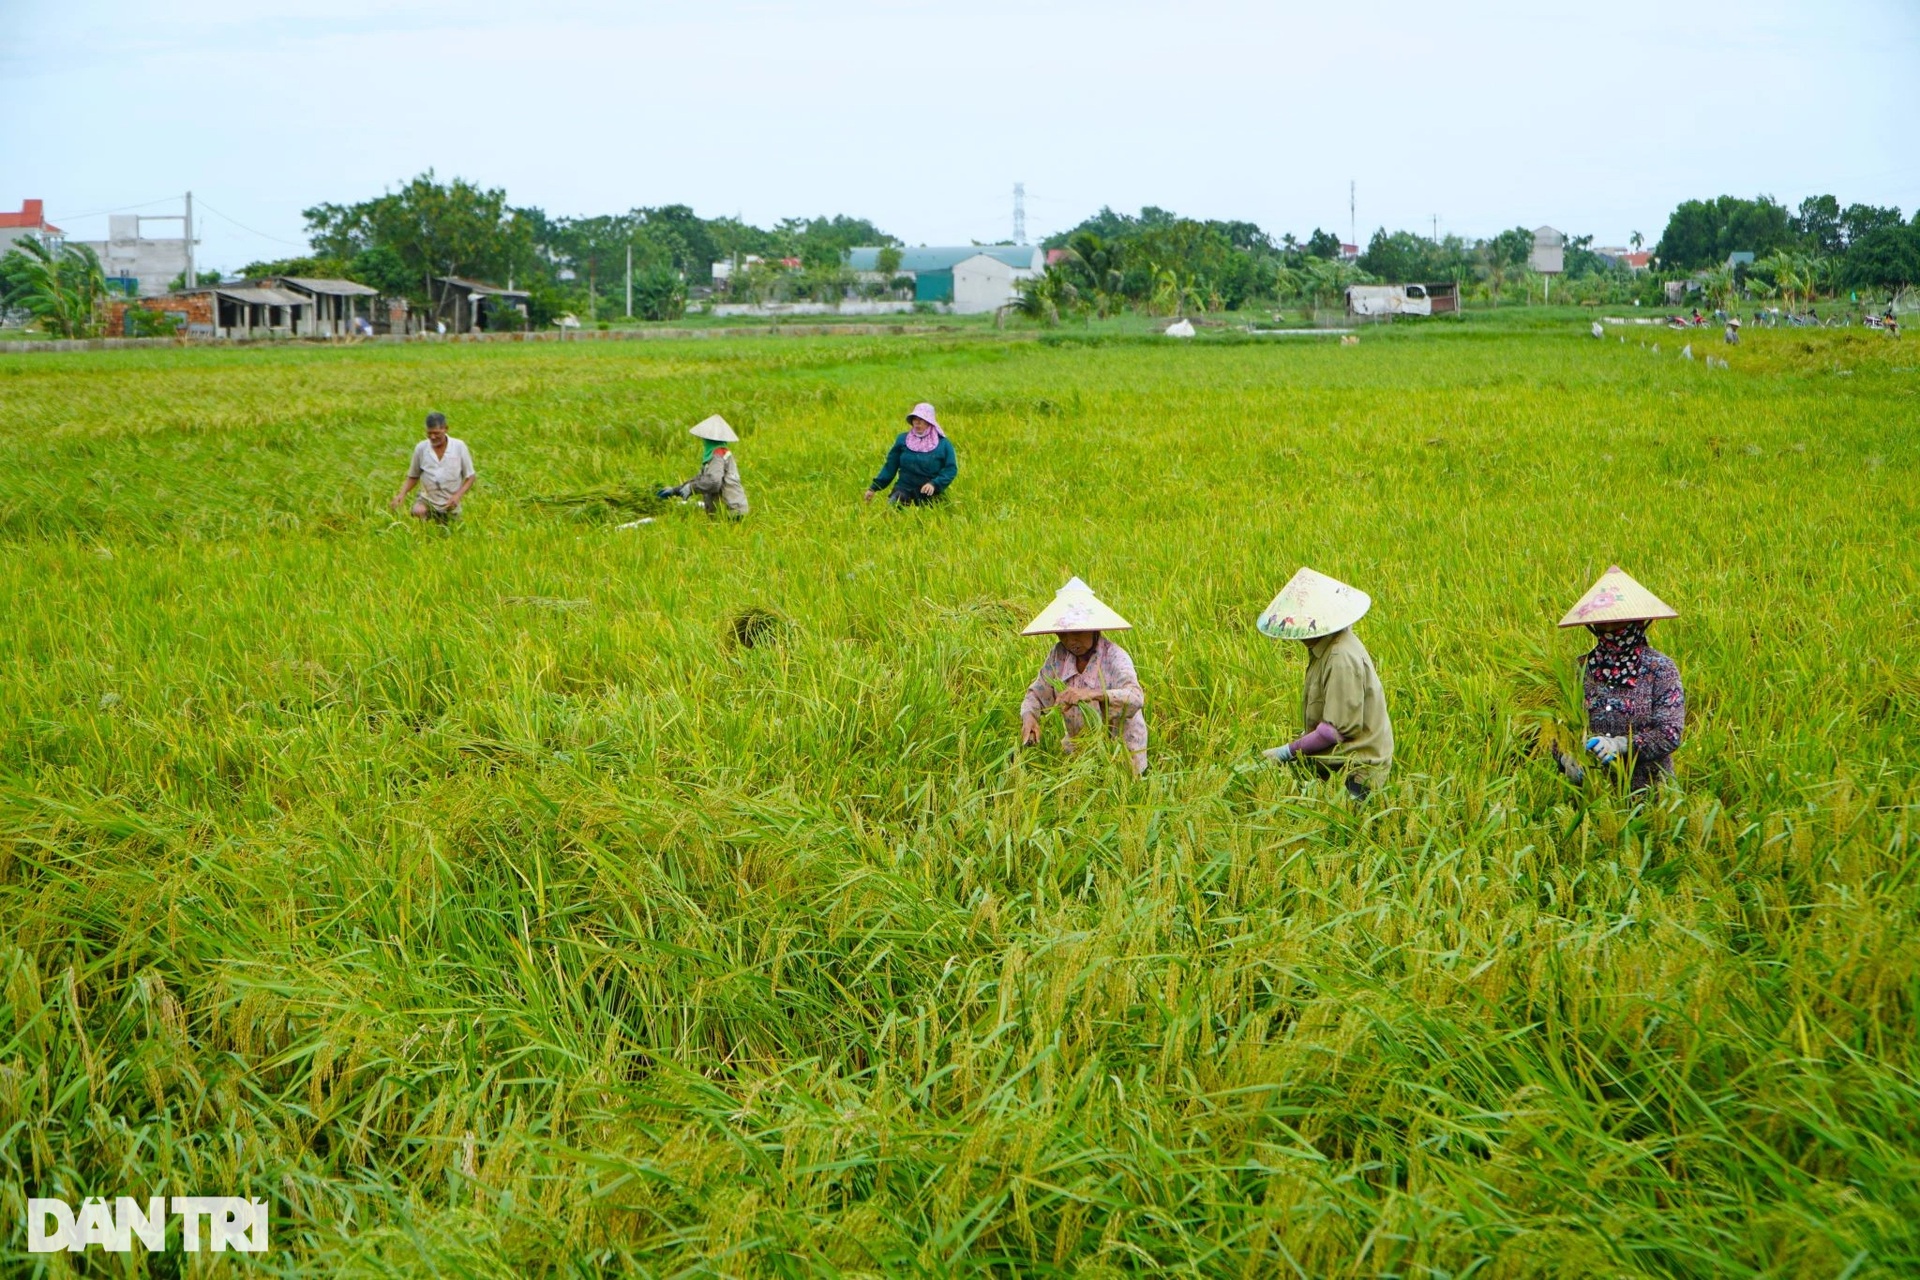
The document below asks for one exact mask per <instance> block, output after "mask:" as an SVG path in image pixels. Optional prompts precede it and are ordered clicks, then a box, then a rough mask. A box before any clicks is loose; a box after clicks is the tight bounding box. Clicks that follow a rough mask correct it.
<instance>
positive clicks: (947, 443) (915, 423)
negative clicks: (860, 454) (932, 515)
mask: <svg viewBox="0 0 1920 1280" xmlns="http://www.w3.org/2000/svg"><path fill="white" fill-rule="evenodd" d="M959 474H960V458H959V455H958V454H956V453H955V452H954V451H953V441H951V440H949V439H947V434H946V432H944V431H942V430H941V429H940V420H939V419H938V418H936V417H934V415H933V406H932V405H930V404H925V403H921V404H917V405H915V406H913V412H912V413H910V414H908V415H907V429H906V430H905V431H902V432H901V433H900V434H899V435H898V436H897V437H895V439H894V442H893V448H891V449H889V450H888V451H887V465H886V466H884V467H881V468H880V474H879V475H877V476H875V477H874V478H873V483H872V484H870V485H868V486H867V495H866V499H865V500H866V501H868V502H872V501H873V495H874V494H876V493H878V492H880V490H882V489H884V488H886V487H887V485H888V484H889V483H891V484H892V485H893V492H891V493H889V494H888V495H887V501H889V502H891V503H894V504H895V505H897V506H902V507H906V506H914V507H917V506H921V505H923V504H925V503H929V502H932V501H934V500H935V499H936V498H938V497H939V496H940V495H941V494H943V493H945V492H946V491H947V486H948V485H950V484H952V483H953V478H954V477H955V476H956V475H959Z"/></svg>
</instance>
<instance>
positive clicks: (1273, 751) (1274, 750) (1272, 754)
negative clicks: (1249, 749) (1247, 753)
mask: <svg viewBox="0 0 1920 1280" xmlns="http://www.w3.org/2000/svg"><path fill="white" fill-rule="evenodd" d="M1260 754H1261V755H1263V756H1265V757H1266V758H1267V759H1269V760H1271V761H1273V762H1274V763H1275V764H1286V763H1287V762H1288V761H1290V760H1292V759H1293V747H1292V746H1291V745H1289V746H1284V747H1271V748H1269V749H1268V750H1266V751H1262V752H1261V753H1260Z"/></svg>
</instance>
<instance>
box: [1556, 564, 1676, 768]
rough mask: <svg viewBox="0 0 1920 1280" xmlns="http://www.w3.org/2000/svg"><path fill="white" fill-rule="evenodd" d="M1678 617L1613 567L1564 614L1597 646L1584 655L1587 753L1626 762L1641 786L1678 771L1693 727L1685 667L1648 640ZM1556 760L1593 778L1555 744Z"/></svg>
mask: <svg viewBox="0 0 1920 1280" xmlns="http://www.w3.org/2000/svg"><path fill="white" fill-rule="evenodd" d="M1679 616H1680V614H1679V611H1678V610H1676V609H1674V608H1673V607H1672V606H1671V605H1668V604H1663V603H1662V602H1661V601H1660V598H1659V597H1658V596H1655V595H1654V594H1653V592H1651V591H1649V590H1647V589H1646V588H1645V587H1643V586H1641V585H1640V584H1639V583H1637V582H1635V581H1634V580H1633V579H1632V578H1630V577H1628V576H1627V573H1626V571H1625V570H1623V569H1622V568H1621V567H1620V566H1619V565H1614V566H1613V567H1611V568H1609V569H1608V570H1607V571H1606V572H1605V573H1603V574H1601V575H1600V581H1598V582H1596V583H1594V584H1593V586H1592V587H1590V588H1589V589H1588V591H1587V594H1585V595H1584V596H1581V597H1580V599H1579V601H1578V602H1577V603H1575V605H1574V606H1573V608H1571V609H1569V610H1567V616H1566V617H1564V618H1562V619H1560V625H1561V626H1563V627H1582V626H1584V627H1585V628H1587V630H1589V631H1591V632H1593V648H1592V649H1591V650H1589V651H1588V653H1587V656H1586V657H1584V658H1582V659H1581V660H1580V666H1581V674H1582V675H1583V676H1584V677H1585V679H1584V684H1585V686H1586V689H1585V692H1586V704H1587V735H1588V736H1587V740H1586V747H1587V751H1588V752H1589V753H1590V754H1591V755H1592V756H1593V758H1594V759H1595V760H1596V761H1598V762H1599V763H1600V764H1601V765H1603V766H1607V767H1612V766H1615V765H1618V766H1620V767H1623V768H1626V769H1627V770H1628V771H1629V779H1630V782H1631V785H1632V788H1633V790H1635V791H1641V790H1644V789H1645V788H1646V787H1648V786H1650V785H1651V784H1652V783H1654V782H1656V781H1659V780H1660V779H1662V778H1670V777H1672V776H1673V760H1672V757H1673V753H1674V752H1675V751H1677V750H1678V749H1679V747H1680V734H1681V731H1682V729H1683V728H1684V727H1685V725H1686V719H1687V695H1686V692H1685V691H1684V690H1683V689H1681V687H1680V668H1679V667H1677V666H1675V665H1674V661H1673V659H1672V658H1669V657H1668V656H1667V655H1666V654H1664V653H1661V652H1660V651H1659V650H1657V649H1654V648H1651V647H1649V646H1648V644H1647V624H1648V623H1649V622H1652V621H1654V620H1655V619H1657V618H1677V617H1679ZM1554 761H1555V763H1557V764H1558V765H1559V766H1560V771H1561V772H1562V773H1564V774H1566V776H1567V778H1568V780H1569V781H1571V782H1576V783H1578V782H1584V781H1586V770H1585V769H1584V768H1582V767H1581V765H1580V762H1579V761H1578V760H1575V759H1574V758H1573V757H1571V756H1569V755H1567V754H1566V753H1565V752H1563V751H1560V750H1558V749H1557V748H1556V749H1555V751H1554Z"/></svg>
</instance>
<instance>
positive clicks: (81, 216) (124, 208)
mask: <svg viewBox="0 0 1920 1280" xmlns="http://www.w3.org/2000/svg"><path fill="white" fill-rule="evenodd" d="M179 198H180V197H179V196H161V197H160V198H159V199H158V200H148V201H147V202H146V203H144V204H123V205H121V206H120V207H119V208H118V209H94V210H92V211H91V212H88V213H56V214H53V215H52V216H51V217H49V218H48V219H47V221H48V222H56V221H57V222H80V221H83V220H85V219H87V218H98V217H100V216H102V215H103V214H109V213H126V212H128V211H129V210H132V209H151V208H153V206H155V205H157V204H172V203H173V202H174V201H175V200H178V199H179Z"/></svg>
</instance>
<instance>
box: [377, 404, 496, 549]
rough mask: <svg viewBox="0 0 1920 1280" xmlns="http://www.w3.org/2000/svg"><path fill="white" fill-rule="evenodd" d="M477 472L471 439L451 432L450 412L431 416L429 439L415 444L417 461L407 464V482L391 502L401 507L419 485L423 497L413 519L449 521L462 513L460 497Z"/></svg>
mask: <svg viewBox="0 0 1920 1280" xmlns="http://www.w3.org/2000/svg"><path fill="white" fill-rule="evenodd" d="M475 478H476V473H475V471H474V469H473V455H472V454H471V453H469V452H467V442H466V441H464V440H456V439H455V438H454V437H452V436H450V435H448V434H447V415H446V414H444V413H430V414H428V415H427V438H426V439H425V440H422V441H421V442H420V443H419V444H417V445H415V446H413V461H412V462H410V463H408V464H407V482H406V483H405V484H403V485H401V486H400V492H398V493H396V494H394V495H393V501H391V502H389V503H388V504H387V505H388V506H390V507H396V508H397V507H398V506H399V505H400V504H401V503H403V502H405V501H406V500H407V495H408V494H410V493H412V492H413V491H414V489H415V488H416V487H417V488H418V489H419V490H420V496H419V497H418V498H416V499H415V500H414V503H413V518H414V519H416V520H433V521H436V522H438V523H440V524H445V523H446V522H447V521H449V520H451V519H453V517H455V516H457V515H459V514H460V500H461V499H462V498H464V497H466V496H467V490H469V489H471V488H473V482H474V480H475Z"/></svg>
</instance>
